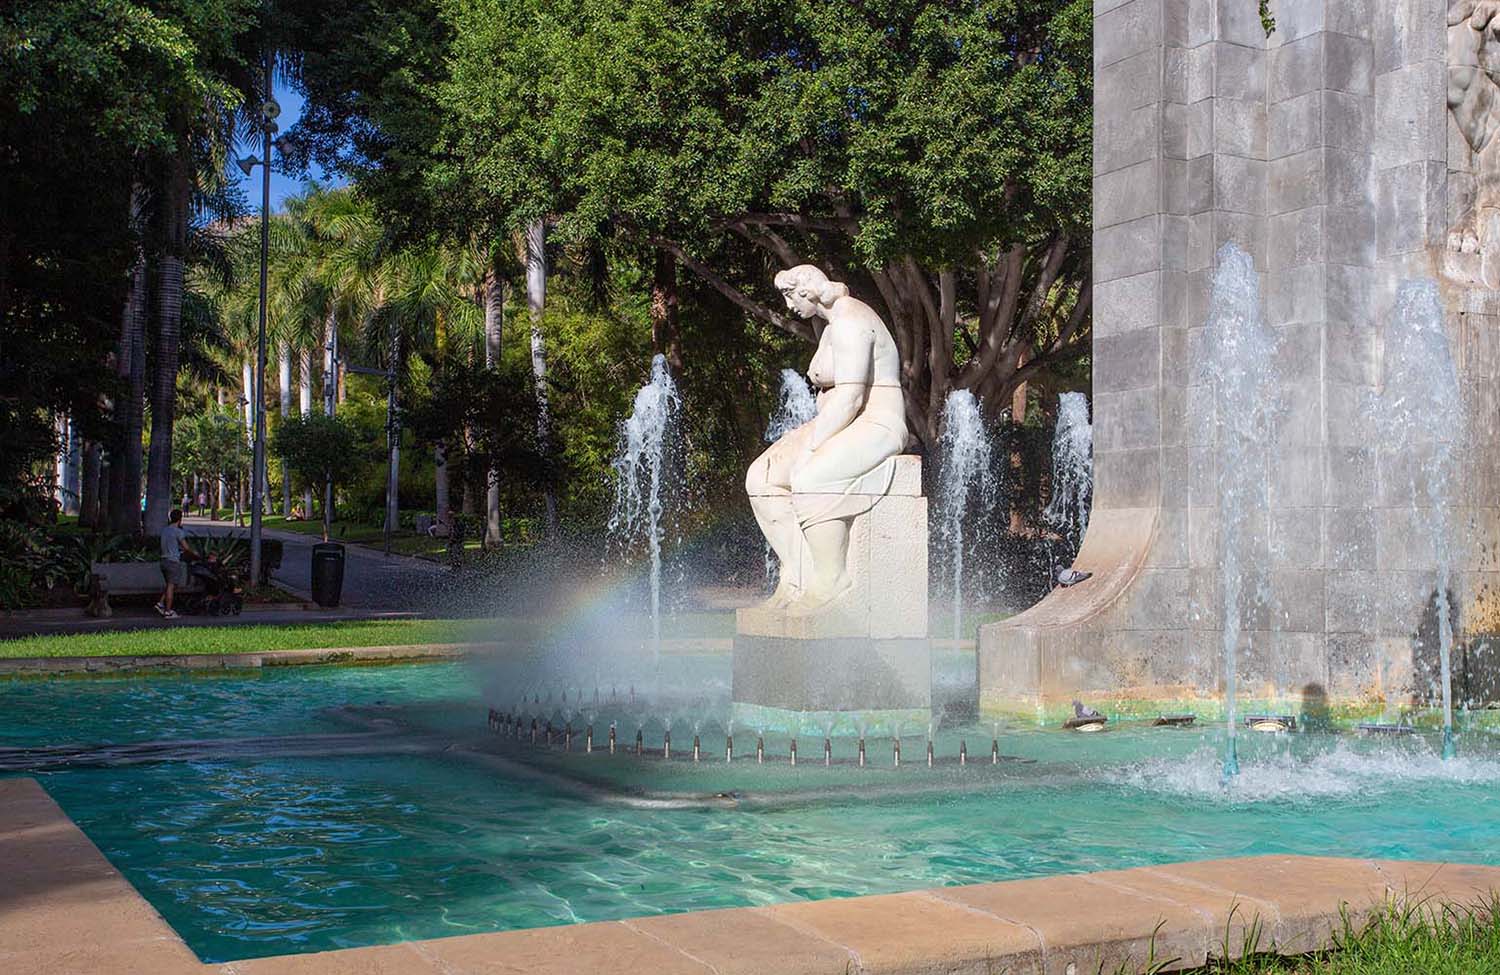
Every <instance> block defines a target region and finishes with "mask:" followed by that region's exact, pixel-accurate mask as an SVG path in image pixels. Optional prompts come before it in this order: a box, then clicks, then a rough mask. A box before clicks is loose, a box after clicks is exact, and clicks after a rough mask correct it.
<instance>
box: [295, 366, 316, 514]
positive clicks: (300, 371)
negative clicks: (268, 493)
mask: <svg viewBox="0 0 1500 975" xmlns="http://www.w3.org/2000/svg"><path fill="white" fill-rule="evenodd" d="M299 356H300V361H299V362H298V364H297V378H298V387H297V411H298V412H299V413H301V414H302V415H303V416H306V415H307V414H309V413H311V412H312V368H313V365H312V349H307V348H304V349H303V350H302V351H301V352H300V353H299ZM312 513H313V492H312V485H311V484H309V485H307V486H305V487H304V488H303V489H302V517H304V518H311V517H312Z"/></svg>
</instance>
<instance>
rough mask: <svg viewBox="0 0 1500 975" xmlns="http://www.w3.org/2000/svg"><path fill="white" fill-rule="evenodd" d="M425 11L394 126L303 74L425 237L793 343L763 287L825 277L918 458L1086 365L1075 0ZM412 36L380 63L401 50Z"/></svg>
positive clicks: (1082, 78) (650, 2)
mask: <svg viewBox="0 0 1500 975" xmlns="http://www.w3.org/2000/svg"><path fill="white" fill-rule="evenodd" d="M423 5H424V4H422V3H420V2H418V3H417V6H419V7H421V6H423ZM408 9H409V8H408ZM431 9H432V13H433V14H434V15H435V23H434V25H432V26H430V27H428V28H426V29H425V30H424V31H423V32H422V34H421V43H419V44H418V45H416V47H415V48H414V49H407V54H406V55H405V58H406V60H405V61H403V63H402V65H401V69H400V70H399V71H398V72H396V74H397V76H398V78H399V80H397V81H395V82H392V81H389V80H387V81H385V82H384V84H385V85H386V86H387V90H388V89H389V86H391V85H393V84H394V85H401V86H404V87H403V88H402V94H401V96H400V97H397V98H395V99H394V101H393V102H392V104H389V105H384V104H377V103H375V102H374V101H372V100H371V99H369V98H368V97H364V96H362V95H361V94H359V93H361V92H367V91H369V90H370V88H369V86H368V85H367V84H366V83H365V82H366V79H367V75H366V74H365V73H364V72H362V71H360V70H358V69H357V70H356V71H355V72H354V73H353V74H352V75H345V76H343V77H342V78H340V79H336V78H333V77H330V76H329V75H328V74H327V73H324V72H320V71H319V70H317V69H316V68H315V67H314V63H313V60H312V59H311V58H310V59H309V61H308V65H309V70H308V73H307V74H306V75H305V77H306V78H307V84H308V93H309V95H310V97H311V98H313V99H314V100H315V101H319V102H321V103H323V104H325V105H326V106H328V107H327V108H326V109H325V110H323V111H320V112H319V113H317V114H316V115H315V116H314V120H313V121H312V122H311V123H309V125H308V126H306V127H305V131H306V133H307V134H308V136H309V138H310V139H311V140H312V142H313V143H314V144H322V145H324V146H325V147H326V146H327V145H330V144H341V145H353V146H354V147H355V148H356V150H357V152H356V156H357V163H356V169H357V170H358V171H360V172H362V173H371V174H378V175H377V176H376V177H375V178H374V179H373V180H372V181H371V182H370V183H369V184H368V186H367V189H368V190H369V192H371V193H372V194H373V195H374V196H375V198H376V199H377V203H381V204H383V206H384V207H385V208H388V209H390V210H395V211H400V212H402V213H405V214H408V215H410V214H414V213H416V214H423V213H425V214H428V215H429V216H428V217H426V218H425V220H426V226H427V227H428V228H430V229H433V230H436V231H438V232H441V231H442V230H443V229H444V228H445V227H448V226H450V225H451V222H452V221H455V220H457V221H461V222H463V223H464V224H465V225H466V226H468V227H469V228H470V229H471V230H472V229H473V228H474V227H476V226H483V227H486V228H488V230H489V232H490V233H492V234H502V233H506V232H510V231H513V230H514V229H515V228H516V227H519V226H521V225H522V224H523V223H524V222H525V221H527V220H529V219H533V218H536V217H539V216H544V217H546V218H547V219H548V220H549V221H550V222H551V223H552V224H553V225H554V226H555V228H556V230H557V232H558V233H560V234H561V236H562V237H563V239H565V240H572V241H579V242H586V241H590V240H599V239H606V240H616V241H621V242H624V243H626V244H628V245H630V246H634V247H637V248H640V249H643V250H646V251H650V250H660V251H664V252H666V253H667V254H669V255H670V256H671V258H672V260H673V261H674V262H676V263H677V264H678V265H680V266H681V267H684V268H686V269H687V270H688V271H690V272H692V273H693V274H695V275H696V276H698V277H699V278H700V279H701V280H702V281H704V282H705V283H706V284H707V285H709V286H711V287H713V288H714V289H716V290H717V291H718V292H719V293H720V294H721V295H723V296H724V297H725V298H726V299H728V300H730V301H732V302H733V303H734V304H735V305H736V306H737V307H738V308H739V309H740V310H741V311H742V312H743V313H745V314H748V315H751V316H753V317H755V318H757V319H759V320H761V321H764V322H766V323H768V324H770V325H773V326H774V327H777V328H780V329H783V330H785V331H787V332H789V333H791V334H795V335H798V336H801V337H803V338H806V339H810V338H812V327H811V326H810V325H809V324H808V323H805V322H801V321H797V320H795V319H794V318H792V317H790V316H788V315H787V314H785V313H784V312H783V311H781V310H780V309H778V308H777V307H776V302H775V295H774V292H773V291H772V289H771V287H770V279H771V276H772V274H773V273H774V270H775V269H776V267H778V266H786V265H789V264H794V263H801V262H811V263H817V264H819V265H821V266H823V267H824V268H825V269H827V270H828V271H829V272H830V273H831V274H832V275H833V276H834V277H836V278H842V279H844V280H846V281H848V282H850V283H851V285H852V286H853V287H854V289H855V292H856V293H857V294H858V295H859V296H860V297H863V298H865V299H866V300H867V301H869V302H870V303H871V304H873V305H875V306H876V307H877V308H878V309H879V310H881V312H882V313H883V314H884V315H885V317H886V318H887V320H888V322H889V323H890V324H891V326H892V329H893V332H894V333H895V335H896V337H897V340H898V343H899V344H900V346H901V352H902V358H903V362H904V366H905V376H904V385H905V387H906V391H907V398H908V407H909V414H910V418H911V420H912V423H913V426H914V428H915V429H916V431H917V432H918V434H919V436H921V437H922V438H923V439H925V440H928V441H929V442H930V441H932V440H933V439H935V437H936V433H937V424H938V421H939V416H940V413H941V403H942V400H943V398H944V397H945V396H946V395H947V393H948V392H949V391H950V390H951V389H953V388H972V389H975V390H976V391H978V392H980V393H981V394H982V395H984V396H985V397H986V398H988V399H989V400H990V401H991V402H998V401H999V400H1001V399H1002V398H1003V397H1004V396H1005V394H1008V393H1009V392H1010V390H1011V389H1013V388H1014V387H1015V385H1016V384H1018V383H1020V382H1023V381H1025V380H1026V379H1027V378H1028V377H1030V376H1033V375H1036V374H1037V373H1038V372H1040V371H1042V370H1043V369H1046V368H1048V367H1049V366H1053V365H1056V364H1057V363H1058V362H1059V361H1061V360H1065V359H1067V358H1070V357H1071V358H1076V357H1077V356H1079V355H1081V354H1083V353H1084V352H1086V348H1087V345H1086V339H1087V335H1088V313H1089V308H1090V300H1089V288H1088V274H1089V263H1090V261H1089V233H1088V213H1089V203H1088V201H1089V159H1090V133H1091V127H1092V116H1091V102H1092V88H1091V77H1092V75H1091V70H1090V57H1091V53H1090V52H1091V44H1090V37H1091V11H1090V7H1089V5H1088V4H1087V3H1084V2H1083V0H1070V2H1057V0H1050V2H1020V3H1018V2H983V3H961V4H960V3H951V2H935V0H888V2H883V3H874V4H859V5H853V4H824V3H815V2H811V0H796V2H791V3H777V4H763V3H755V2H738V0H736V2H726V0H693V2H671V0H569V2H561V3H553V2H548V3H540V2H536V0H445V2H442V3H438V4H436V5H435V6H434V7H433V8H431ZM397 24H398V25H399V26H397V27H394V28H392V29H391V30H390V31H389V32H387V33H386V34H384V35H383V39H382V42H381V43H380V44H378V45H377V46H378V47H379V48H380V49H381V50H382V51H387V52H391V51H395V50H396V49H397V47H398V44H397V41H398V39H404V38H406V37H407V36H408V31H409V27H408V26H407V20H405V19H400V18H398V20H397ZM372 29H373V28H372ZM398 35H399V37H398ZM360 37H361V38H362V40H361V43H370V42H371V37H370V35H369V34H368V33H361V34H360ZM346 48H347V44H346V43H345V42H344V41H343V40H342V39H341V38H333V39H330V41H329V43H328V52H329V53H325V54H323V55H321V57H322V60H321V61H320V62H319V63H320V64H339V65H341V66H346V65H347V58H341V57H339V56H338V52H341V51H344V50H346ZM392 56H396V57H401V55H392ZM382 66H387V65H385V62H382ZM366 70H374V69H373V68H372V69H366ZM374 80H375V79H369V81H370V82H371V83H373V82H374ZM419 93H420V94H419ZM356 103H357V104H356ZM414 112H415V113H416V114H419V115H420V116H421V117H422V118H423V119H424V120H425V124H423V125H420V126H416V125H413V124H412V115H413V113H414ZM335 122H337V124H336V125H334V124H333V123H335ZM339 126H342V127H343V130H344V131H345V132H346V133H347V134H349V135H350V137H351V139H352V141H349V140H346V141H344V142H339V141H338V140H337V139H335V138H334V134H335V132H336V130H337V129H338V127H339ZM362 185H365V184H363V183H362ZM417 219H418V220H419V221H421V220H423V219H424V218H421V217H419V218H417Z"/></svg>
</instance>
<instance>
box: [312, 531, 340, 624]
mask: <svg viewBox="0 0 1500 975" xmlns="http://www.w3.org/2000/svg"><path fill="white" fill-rule="evenodd" d="M343 591H344V546H342V545H340V544H339V543H338V542H319V543H318V544H317V545H314V546H313V549H312V597H313V602H315V603H317V604H318V605H319V606H323V607H325V608H328V607H333V606H337V605H338V604H339V595H340V594H341V593H342V592H343Z"/></svg>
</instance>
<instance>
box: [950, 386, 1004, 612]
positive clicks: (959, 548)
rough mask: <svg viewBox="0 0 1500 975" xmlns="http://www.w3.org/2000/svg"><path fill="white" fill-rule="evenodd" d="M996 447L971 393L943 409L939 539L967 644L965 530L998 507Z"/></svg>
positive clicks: (957, 393) (954, 395)
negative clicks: (972, 519)
mask: <svg viewBox="0 0 1500 975" xmlns="http://www.w3.org/2000/svg"><path fill="white" fill-rule="evenodd" d="M992 448H993V445H992V443H991V441H990V437H989V431H987V430H986V429H985V426H984V414H983V412H982V411H981V410H980V404H979V400H977V399H975V397H974V394H973V393H972V392H971V391H969V390H967V389H955V390H953V391H952V392H951V393H949V394H948V399H947V400H946V401H945V402H944V404H943V434H942V438H941V439H940V440H939V442H938V450H939V455H940V457H941V461H940V462H939V467H938V499H939V500H938V504H939V507H940V509H941V511H942V515H941V517H940V518H939V521H938V538H939V541H940V544H941V545H942V547H943V548H945V549H947V552H948V565H949V579H950V580H951V584H952V587H953V591H952V596H953V639H955V640H959V639H962V638H963V573H964V526H965V522H966V520H967V516H968V514H969V512H970V511H971V510H973V511H976V512H986V511H989V510H991V509H992V508H994V506H995V492H996V485H995V474H994V468H993V466H992V455H993V449H992Z"/></svg>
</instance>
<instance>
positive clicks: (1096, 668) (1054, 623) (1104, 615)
mask: <svg viewBox="0 0 1500 975" xmlns="http://www.w3.org/2000/svg"><path fill="white" fill-rule="evenodd" d="M1157 517H1158V511H1157V509H1156V508H1115V509H1111V510H1095V511H1094V513H1093V514H1092V515H1091V516H1090V518H1089V528H1088V532H1087V534H1086V535H1085V536H1084V540H1083V548H1082V549H1080V550H1079V552H1078V557H1077V558H1076V559H1074V560H1073V567H1074V568H1076V569H1080V570H1082V571H1084V572H1090V573H1092V574H1093V575H1092V577H1091V578H1089V579H1088V580H1087V581H1085V582H1082V583H1079V584H1078V585H1076V586H1072V587H1069V588H1058V589H1054V590H1052V592H1050V593H1048V594H1047V597H1046V598H1045V599H1043V600H1042V601H1041V602H1039V603H1037V604H1036V605H1035V606H1032V607H1031V608H1030V609H1028V610H1026V611H1025V612H1024V613H1020V614H1019V615H1016V616H1012V617H1011V618H1010V619H1008V620H1003V621H1001V622H999V623H990V624H988V625H986V626H983V627H981V628H980V631H979V690H980V701H979V706H980V710H981V711H982V712H984V713H988V714H999V713H1005V712H1011V711H1019V710H1025V709H1026V708H1028V707H1031V706H1035V705H1037V704H1040V703H1043V702H1046V701H1057V700H1066V699H1067V698H1068V697H1070V696H1072V695H1075V694H1079V693H1083V692H1086V691H1091V690H1096V689H1117V688H1119V687H1121V686H1124V684H1122V683H1121V681H1120V680H1119V677H1120V675H1119V674H1117V673H1115V671H1116V670H1117V669H1118V667H1119V665H1120V662H1119V661H1118V660H1117V659H1116V656H1117V655H1118V653H1119V651H1120V648H1119V647H1114V646H1106V645H1104V644H1105V643H1106V642H1107V641H1108V638H1109V634H1110V633H1111V632H1112V631H1113V632H1118V631H1120V630H1121V629H1122V627H1121V626H1120V625H1119V623H1120V622H1121V621H1120V619H1118V618H1117V617H1118V616H1119V615H1120V614H1125V615H1129V614H1130V612H1131V608H1130V605H1129V604H1130V603H1131V602H1132V601H1133V600H1135V599H1139V598H1140V597H1139V596H1138V595H1134V596H1133V595H1132V593H1131V587H1132V584H1133V583H1135V581H1136V578H1137V576H1139V575H1140V572H1141V569H1142V568H1143V567H1144V566H1145V564H1146V558H1147V554H1148V553H1149V552H1150V551H1151V546H1152V544H1153V542H1154V541H1155V538H1156V525H1157ZM1125 683H1126V684H1134V685H1136V686H1140V685H1143V684H1149V683H1152V681H1151V680H1150V678H1149V676H1145V677H1144V679H1143V677H1142V676H1140V675H1137V676H1134V677H1132V679H1131V680H1129V681H1126V682H1125Z"/></svg>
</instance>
